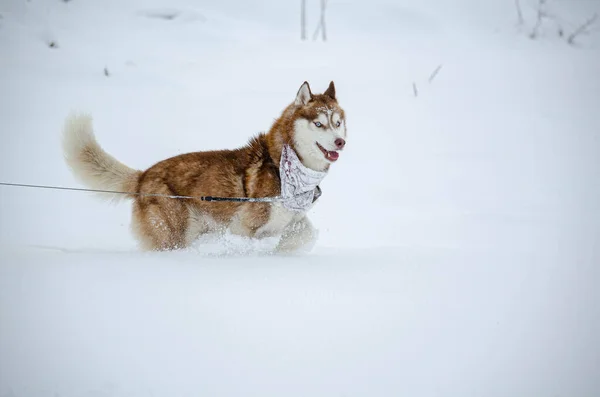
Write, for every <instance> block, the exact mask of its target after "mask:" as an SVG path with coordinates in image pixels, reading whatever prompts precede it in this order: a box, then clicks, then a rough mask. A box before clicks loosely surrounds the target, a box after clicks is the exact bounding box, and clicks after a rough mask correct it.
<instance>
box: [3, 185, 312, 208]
mask: <svg viewBox="0 0 600 397" xmlns="http://www.w3.org/2000/svg"><path fill="white" fill-rule="evenodd" d="M0 185H2V186H15V187H29V188H37V189H52V190H71V191H76V192H93V193H110V194H126V195H130V196H145V197H164V198H170V199H188V200H194V199H195V200H200V201H229V202H238V203H274V202H277V201H281V197H214V196H179V195H171V194H160V193H134V192H119V191H115V190H100V189H81V188H76V187H62V186H47V185H27V184H24V183H7V182H0ZM319 190H320V189H319Z"/></svg>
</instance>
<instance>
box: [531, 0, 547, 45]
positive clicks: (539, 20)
mask: <svg viewBox="0 0 600 397" xmlns="http://www.w3.org/2000/svg"><path fill="white" fill-rule="evenodd" d="M545 4H546V0H540V2H539V5H538V12H537V21H536V22H535V26H534V27H533V30H532V31H531V33H530V34H529V37H530V38H532V39H535V38H536V37H537V36H538V30H539V28H540V26H542V22H543V21H542V20H543V19H544V18H545V17H546V11H545V10H544V5H545Z"/></svg>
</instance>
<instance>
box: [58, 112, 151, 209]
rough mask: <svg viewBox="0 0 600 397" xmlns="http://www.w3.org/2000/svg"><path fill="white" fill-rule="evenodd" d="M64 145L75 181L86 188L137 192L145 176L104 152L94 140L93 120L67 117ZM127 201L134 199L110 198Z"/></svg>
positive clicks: (81, 115) (82, 116) (85, 116)
mask: <svg viewBox="0 0 600 397" xmlns="http://www.w3.org/2000/svg"><path fill="white" fill-rule="evenodd" d="M62 144H63V153H64V156H65V161H66V162H67V164H68V166H69V167H70V168H71V171H72V172H73V175H74V176H75V178H77V180H79V181H80V182H81V183H83V184H84V185H85V186H86V187H88V188H90V189H99V190H110V191H119V192H135V191H136V189H137V186H138V179H139V176H140V175H141V172H140V171H137V170H134V169H132V168H129V167H128V166H126V165H125V164H123V163H121V162H119V161H118V160H117V159H115V158H114V157H113V156H111V155H110V154H108V153H106V152H105V151H104V149H102V147H101V146H100V145H99V144H98V142H97V141H96V138H95V136H94V130H93V127H92V118H91V116H89V115H86V114H72V115H70V116H69V117H67V119H66V121H65V125H64V130H63V141H62ZM110 196H112V197H110ZM125 197H130V198H131V197H133V196H127V195H123V194H112V195H108V198H111V199H113V200H115V199H116V200H118V199H119V198H125Z"/></svg>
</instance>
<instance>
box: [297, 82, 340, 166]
mask: <svg viewBox="0 0 600 397" xmlns="http://www.w3.org/2000/svg"><path fill="white" fill-rule="evenodd" d="M293 106H294V116H293V119H294V122H293V134H292V139H293V143H294V147H295V149H296V152H297V153H298V154H299V155H300V157H301V159H302V162H303V163H304V165H305V166H307V167H308V168H312V169H314V170H317V171H324V170H326V169H328V168H329V165H330V164H331V163H334V162H336V161H337V159H338V158H339V156H340V153H339V152H340V151H341V150H343V149H344V146H345V145H346V118H345V115H344V110H343V109H342V108H341V107H340V106H339V104H338V102H337V98H336V97H335V86H334V84H333V81H332V82H331V83H329V87H328V88H327V90H326V91H325V92H324V93H323V94H313V93H312V92H311V91H310V86H309V85H308V82H306V81H305V82H304V84H302V86H301V87H300V89H299V90H298V94H297V95H296V100H295V101H294V104H293Z"/></svg>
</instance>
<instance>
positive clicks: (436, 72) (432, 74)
mask: <svg viewBox="0 0 600 397" xmlns="http://www.w3.org/2000/svg"><path fill="white" fill-rule="evenodd" d="M441 68H442V65H441V64H440V65H439V66H438V67H437V68H435V70H434V71H433V72H432V73H431V75H430V76H429V83H431V82H432V81H433V79H435V76H437V74H438V73H439V71H440V69H441Z"/></svg>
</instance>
